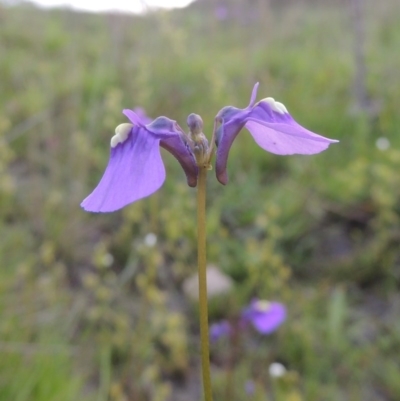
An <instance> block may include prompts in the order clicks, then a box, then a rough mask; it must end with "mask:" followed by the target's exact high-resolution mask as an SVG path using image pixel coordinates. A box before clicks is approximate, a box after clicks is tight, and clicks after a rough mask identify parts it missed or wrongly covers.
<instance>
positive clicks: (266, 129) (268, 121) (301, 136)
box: [216, 83, 338, 185]
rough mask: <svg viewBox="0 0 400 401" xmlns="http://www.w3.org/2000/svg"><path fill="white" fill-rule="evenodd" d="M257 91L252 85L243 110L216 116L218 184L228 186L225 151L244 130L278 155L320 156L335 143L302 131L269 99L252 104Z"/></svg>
mask: <svg viewBox="0 0 400 401" xmlns="http://www.w3.org/2000/svg"><path fill="white" fill-rule="evenodd" d="M257 89H258V83H256V84H255V85H254V88H253V92H252V94H251V98H250V103H249V105H248V106H247V107H246V108H245V109H238V108H236V107H232V106H227V107H224V108H223V109H221V110H220V111H219V113H218V114H217V116H216V120H217V121H218V122H220V123H221V126H220V127H219V129H218V131H217V136H216V144H217V146H218V150H217V156H216V175H217V179H218V181H219V182H220V183H221V184H224V185H225V184H226V183H227V182H228V176H227V173H226V164H227V161H228V154H229V149H230V148H231V146H232V143H233V141H234V140H235V138H236V136H237V135H238V134H239V132H240V131H241V130H242V128H244V127H245V128H247V129H248V130H249V131H250V134H251V135H252V136H253V138H254V140H255V141H256V143H257V144H258V145H259V146H260V147H261V148H263V149H265V150H266V151H268V152H271V153H275V154H278V155H293V154H303V155H310V154H314V153H319V152H322V151H323V150H325V149H327V148H328V146H329V145H330V144H331V143H335V142H338V141H336V140H333V139H328V138H325V137H323V136H320V135H317V134H315V133H313V132H311V131H308V130H307V129H305V128H303V127H302V126H301V125H299V124H298V123H297V122H296V121H295V120H294V119H293V118H292V116H291V115H290V114H289V112H288V111H287V109H286V107H285V106H284V105H283V104H282V103H280V102H276V101H275V100H274V99H273V98H271V97H269V98H266V99H263V100H260V101H259V102H258V103H255V100H256V96H257Z"/></svg>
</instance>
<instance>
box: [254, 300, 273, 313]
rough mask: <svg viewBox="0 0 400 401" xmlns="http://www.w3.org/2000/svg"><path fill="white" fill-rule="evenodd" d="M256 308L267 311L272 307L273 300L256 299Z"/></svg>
mask: <svg viewBox="0 0 400 401" xmlns="http://www.w3.org/2000/svg"><path fill="white" fill-rule="evenodd" d="M254 308H255V309H256V310H258V311H259V312H267V311H268V310H269V309H270V308H271V302H268V301H256V302H255V305H254Z"/></svg>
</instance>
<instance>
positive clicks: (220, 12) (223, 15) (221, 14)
mask: <svg viewBox="0 0 400 401" xmlns="http://www.w3.org/2000/svg"><path fill="white" fill-rule="evenodd" d="M214 15H215V18H217V20H219V21H224V20H226V19H227V18H228V9H227V8H226V7H225V6H217V7H215V9H214Z"/></svg>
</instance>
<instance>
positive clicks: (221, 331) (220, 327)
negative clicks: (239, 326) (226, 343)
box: [210, 320, 232, 342]
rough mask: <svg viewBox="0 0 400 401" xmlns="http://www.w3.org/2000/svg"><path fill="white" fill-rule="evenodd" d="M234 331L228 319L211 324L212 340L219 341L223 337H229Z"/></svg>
mask: <svg viewBox="0 0 400 401" xmlns="http://www.w3.org/2000/svg"><path fill="white" fill-rule="evenodd" d="M231 333H232V328H231V325H230V324H229V322H228V321H227V320H222V321H221V322H218V323H213V324H212V325H211V326H210V341H211V342H215V341H218V340H219V339H220V338H221V337H227V336H229V335H230V334H231Z"/></svg>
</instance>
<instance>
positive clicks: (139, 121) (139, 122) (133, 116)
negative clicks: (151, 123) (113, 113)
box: [122, 109, 145, 126]
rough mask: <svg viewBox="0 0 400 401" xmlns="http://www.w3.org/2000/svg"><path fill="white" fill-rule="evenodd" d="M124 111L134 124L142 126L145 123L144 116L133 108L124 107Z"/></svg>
mask: <svg viewBox="0 0 400 401" xmlns="http://www.w3.org/2000/svg"><path fill="white" fill-rule="evenodd" d="M122 113H123V114H125V115H126V117H128V119H129V120H130V122H131V123H132V124H133V125H141V126H143V125H145V124H144V122H143V121H142V118H141V117H140V116H138V115H137V114H136V113H135V112H134V111H133V110H129V109H124V110H123V111H122Z"/></svg>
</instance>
